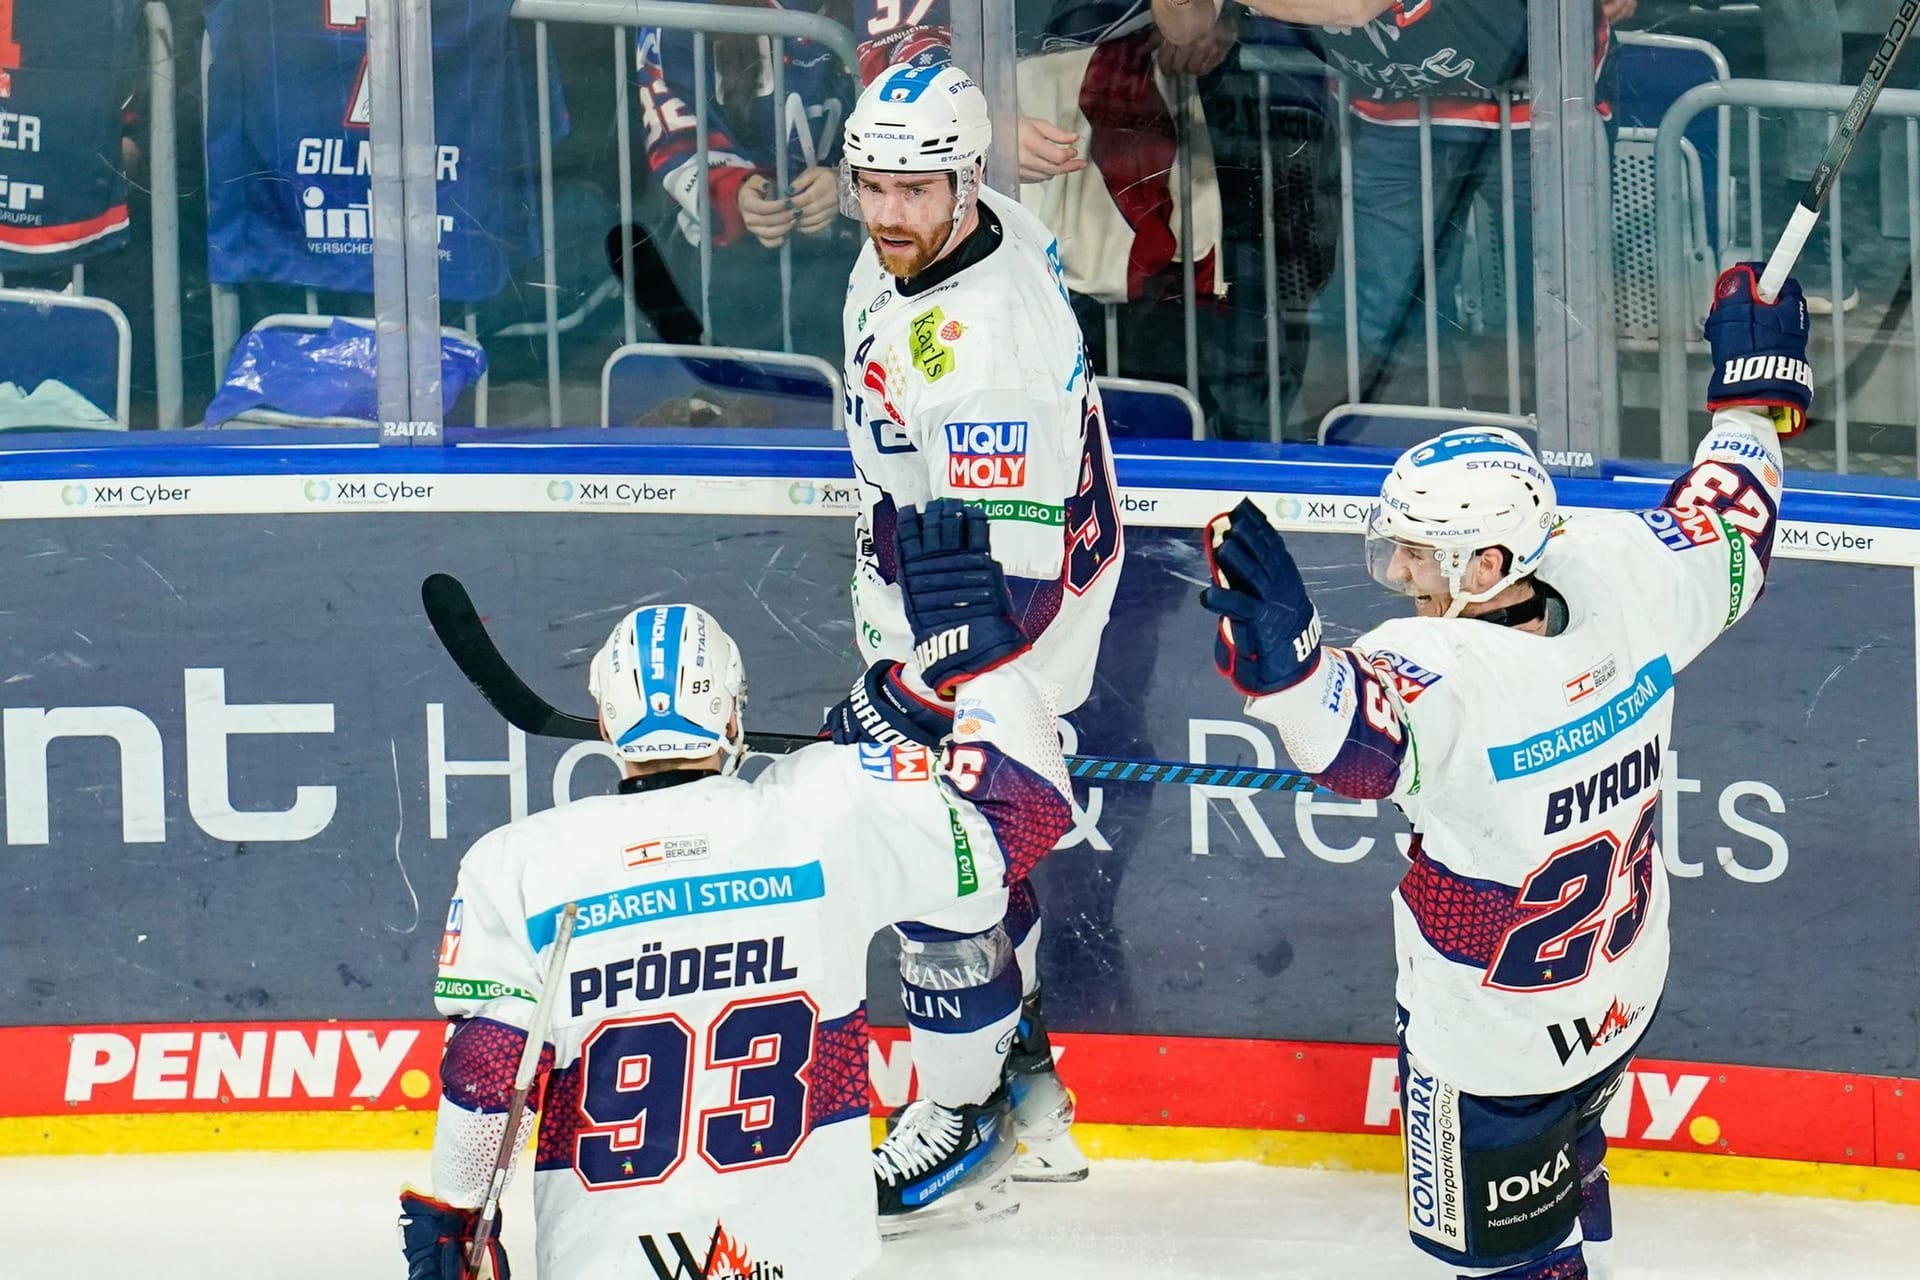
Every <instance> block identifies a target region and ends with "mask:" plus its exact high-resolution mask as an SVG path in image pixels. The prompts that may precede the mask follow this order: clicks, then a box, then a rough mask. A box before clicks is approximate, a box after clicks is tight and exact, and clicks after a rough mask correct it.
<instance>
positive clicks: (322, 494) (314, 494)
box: [304, 480, 333, 502]
mask: <svg viewBox="0 0 1920 1280" xmlns="http://www.w3.org/2000/svg"><path fill="white" fill-rule="evenodd" d="M304 492H305V493H306V495H307V501H308V502H325V501H326V500H327V499H329V498H331V497H333V486H332V485H331V484H328V483H327V482H326V481H325V480H309V481H307V483H306V486H305V489H304Z"/></svg>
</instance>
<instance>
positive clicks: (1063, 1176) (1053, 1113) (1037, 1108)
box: [1007, 988, 1087, 1182]
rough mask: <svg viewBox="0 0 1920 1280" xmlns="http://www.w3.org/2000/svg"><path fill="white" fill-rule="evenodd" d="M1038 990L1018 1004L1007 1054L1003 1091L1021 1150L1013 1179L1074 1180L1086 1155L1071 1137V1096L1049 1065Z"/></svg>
mask: <svg viewBox="0 0 1920 1280" xmlns="http://www.w3.org/2000/svg"><path fill="white" fill-rule="evenodd" d="M1041 1015H1042V1006H1041V1000H1040V992H1039V990H1038V989H1037V988H1036V989H1035V990H1034V992H1033V994H1032V995H1030V996H1027V997H1026V998H1025V999H1023V1000H1022V1001H1021V1002H1020V1026H1019V1029H1018V1030H1017V1031H1016V1032H1015V1033H1014V1037H1013V1048H1012V1049H1011V1050H1010V1051H1009V1052H1008V1053H1007V1091H1008V1093H1009V1095H1010V1097H1011V1099H1012V1102H1013V1132H1014V1136H1015V1137H1016V1138H1018V1139H1019V1140H1020V1154H1019V1156H1018V1157H1017V1158H1016V1159H1015V1160H1014V1163H1013V1177H1014V1181H1016V1182H1079V1181H1080V1180H1081V1179H1082V1178H1085V1177H1086V1176H1087V1158H1086V1156H1084V1155H1082V1154H1081V1152H1080V1144H1079V1143H1077V1142H1075V1141H1074V1140H1073V1134H1072V1133H1071V1132H1070V1130H1071V1129H1072V1127H1073V1095H1072V1094H1070V1093H1068V1092H1067V1086H1066V1085H1064V1084H1062V1083H1061V1081H1060V1073H1059V1072H1058V1071H1057V1070H1056V1069H1055V1068H1054V1065H1053V1045H1052V1044H1050V1043H1049V1042H1048V1040H1047V1027H1046V1023H1045V1022H1044V1021H1043V1020H1042V1016H1041Z"/></svg>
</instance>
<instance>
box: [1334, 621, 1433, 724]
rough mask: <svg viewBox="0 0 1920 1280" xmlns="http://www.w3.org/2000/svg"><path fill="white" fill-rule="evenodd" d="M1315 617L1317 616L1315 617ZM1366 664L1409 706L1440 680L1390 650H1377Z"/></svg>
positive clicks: (1430, 672)
mask: <svg viewBox="0 0 1920 1280" xmlns="http://www.w3.org/2000/svg"><path fill="white" fill-rule="evenodd" d="M1316 616H1317V615H1316ZM1367 664H1368V665H1369V666H1371V667H1372V668H1373V669H1374V671H1376V672H1378V673H1379V676H1380V678H1381V679H1382V680H1384V681H1386V683H1387V684H1389V685H1391V686H1392V688H1393V691H1394V693H1396V694H1398V695H1399V697H1400V701H1402V702H1404V703H1407V704H1409V705H1411V704H1412V703H1414V702H1416V701H1418V700H1419V698H1420V695H1421V694H1423V693H1425V692H1426V691H1427V690H1429V689H1431V688H1432V687H1433V686H1434V685H1435V684H1436V683H1437V682H1438V681H1439V679H1440V673H1439V672H1437V671H1429V670H1427V669H1426V668H1425V667H1423V666H1421V665H1420V664H1419V663H1417V662H1415V661H1413V659H1411V658H1407V657H1403V656H1401V655H1400V654H1397V653H1395V652H1394V651H1393V650H1391V649H1378V650H1375V651H1374V652H1373V653H1370V654H1368V655H1367Z"/></svg>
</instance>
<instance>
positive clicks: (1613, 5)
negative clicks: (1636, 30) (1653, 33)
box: [1600, 0, 1640, 26]
mask: <svg viewBox="0 0 1920 1280" xmlns="http://www.w3.org/2000/svg"><path fill="white" fill-rule="evenodd" d="M1639 7H1640V0H1600V16H1601V17H1603V18H1605V19H1606V20H1607V23H1608V25H1609V26H1611V25H1612V24H1613V23H1616V22H1625V21H1626V20H1627V19H1628V18H1631V17H1632V16H1633V13H1634V10H1636V9H1638V8H1639Z"/></svg>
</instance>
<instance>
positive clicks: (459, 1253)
mask: <svg viewBox="0 0 1920 1280" xmlns="http://www.w3.org/2000/svg"><path fill="white" fill-rule="evenodd" d="M479 1223H480V1211H479V1210H478V1209H456V1208H454V1207H453V1206H452V1205H450V1204H443V1203H441V1202H440V1201H438V1200H435V1199H433V1198H432V1197H431V1196H424V1195H421V1194H420V1193H419V1192H418V1191H413V1190H405V1191H402V1192H401V1193H400V1248H401V1251H402V1252H404V1253H405V1254H406V1255H407V1280H467V1275H468V1272H467V1249H468V1247H469V1246H470V1245H471V1244H472V1243H473V1232H474V1228H475V1227H477V1226H478V1225H479ZM479 1276H480V1280H488V1278H489V1277H491V1280H509V1277H508V1274H507V1251H506V1250H505V1249H504V1248H502V1247H501V1245H500V1214H499V1213H498V1212H497V1211H496V1212H495V1213H494V1215H493V1235H492V1236H490V1237H489V1238H488V1240H487V1252H486V1256H485V1257H484V1258H483V1259H481V1263H480V1272H479Z"/></svg>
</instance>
